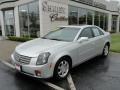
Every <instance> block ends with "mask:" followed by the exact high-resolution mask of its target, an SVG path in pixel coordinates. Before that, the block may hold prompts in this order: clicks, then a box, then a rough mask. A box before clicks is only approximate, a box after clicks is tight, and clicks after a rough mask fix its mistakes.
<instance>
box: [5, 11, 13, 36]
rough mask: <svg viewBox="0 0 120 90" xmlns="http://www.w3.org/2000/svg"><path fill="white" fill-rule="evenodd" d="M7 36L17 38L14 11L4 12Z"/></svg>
mask: <svg viewBox="0 0 120 90" xmlns="http://www.w3.org/2000/svg"><path fill="white" fill-rule="evenodd" d="M4 22H5V34H6V36H15V22H14V10H6V11H4Z"/></svg>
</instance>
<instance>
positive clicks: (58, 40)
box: [50, 38, 62, 41]
mask: <svg viewBox="0 0 120 90" xmlns="http://www.w3.org/2000/svg"><path fill="white" fill-rule="evenodd" d="M50 40H56V41H62V40H60V39H54V38H53V39H50Z"/></svg>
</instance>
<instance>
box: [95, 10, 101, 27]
mask: <svg viewBox="0 0 120 90" xmlns="http://www.w3.org/2000/svg"><path fill="white" fill-rule="evenodd" d="M94 24H95V25H96V26H100V14H99V12H95V15H94Z"/></svg>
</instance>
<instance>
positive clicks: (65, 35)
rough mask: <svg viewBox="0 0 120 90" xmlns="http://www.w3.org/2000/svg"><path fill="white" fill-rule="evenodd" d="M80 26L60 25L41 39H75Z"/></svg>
mask: <svg viewBox="0 0 120 90" xmlns="http://www.w3.org/2000/svg"><path fill="white" fill-rule="evenodd" d="M79 30H80V28H73V27H62V28H59V29H57V30H56V31H52V32H50V33H48V34H47V35H45V36H44V37H42V38H43V39H50V40H57V41H68V42H71V41H73V40H74V39H75V37H76V35H77V33H78V32H79Z"/></svg>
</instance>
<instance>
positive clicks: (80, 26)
mask: <svg viewBox="0 0 120 90" xmlns="http://www.w3.org/2000/svg"><path fill="white" fill-rule="evenodd" d="M60 27H71V28H85V27H95V25H79V26H77V25H68V26H60Z"/></svg>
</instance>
